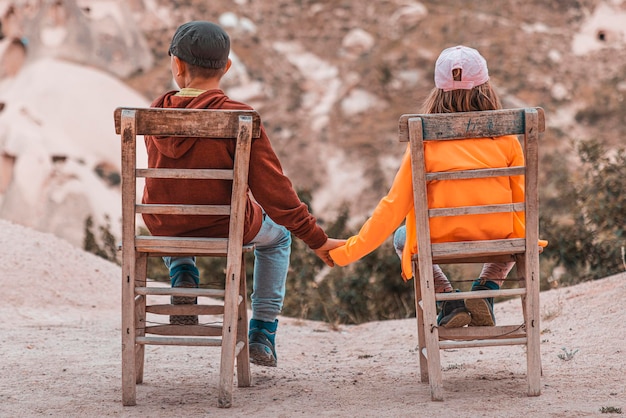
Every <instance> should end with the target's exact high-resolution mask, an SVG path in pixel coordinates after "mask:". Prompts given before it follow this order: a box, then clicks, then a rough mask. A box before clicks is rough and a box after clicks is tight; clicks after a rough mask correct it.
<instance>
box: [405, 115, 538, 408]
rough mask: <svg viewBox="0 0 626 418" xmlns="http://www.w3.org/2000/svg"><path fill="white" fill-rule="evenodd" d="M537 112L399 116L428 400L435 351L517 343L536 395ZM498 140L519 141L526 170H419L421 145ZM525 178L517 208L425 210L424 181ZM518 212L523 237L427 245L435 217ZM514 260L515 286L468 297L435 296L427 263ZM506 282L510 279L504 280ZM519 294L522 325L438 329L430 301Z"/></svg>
mask: <svg viewBox="0 0 626 418" xmlns="http://www.w3.org/2000/svg"><path fill="white" fill-rule="evenodd" d="M544 126H545V119H544V113H543V109H541V108H527V109H512V110H497V111H485V112H467V113H449V114H425V115H417V114H415V115H403V116H402V117H401V118H400V126H399V132H400V141H404V142H406V141H409V142H410V148H411V164H412V174H413V196H414V204H415V219H416V228H417V242H418V254H417V255H415V256H414V257H413V272H414V275H415V278H416V280H415V305H416V311H417V315H416V316H417V323H418V339H419V353H420V356H419V357H420V374H421V380H422V382H427V381H429V382H430V389H431V397H432V400H443V387H442V373H441V365H440V353H439V350H440V349H458V348H465V347H486V346H501V345H514V344H521V345H525V346H526V360H527V383H528V396H538V395H539V394H540V392H541V388H540V375H541V358H540V347H539V333H540V330H539V251H538V239H539V226H538V224H539V222H538V197H537V176H538V144H537V142H538V136H539V133H540V132H543V131H544V129H545V128H544ZM501 135H520V136H523V144H522V145H523V148H524V154H525V166H522V167H506V168H495V169H482V170H481V169H476V170H464V171H454V172H452V171H451V172H436V173H428V172H426V171H425V165H424V142H425V141H445V140H452V139H464V138H483V137H495V136H501ZM513 175H524V179H525V199H524V202H523V203H515V204H506V205H486V206H468V207H457V208H437V209H429V208H428V204H427V199H428V198H427V195H428V182H430V181H433V180H440V181H446V180H450V179H471V178H481V177H497V176H513ZM521 211H524V212H525V218H526V236H525V238H517V239H498V240H490V241H466V242H450V243H432V242H431V237H430V225H429V223H430V218H433V217H437V216H451V215H468V214H485V213H495V212H521ZM487 261H490V262H506V261H515V263H516V271H517V274H518V275H519V276H520V287H519V288H514V289H501V290H483V291H474V292H457V293H435V289H434V283H433V271H432V265H433V264H458V263H483V262H487ZM509 280H511V279H509ZM515 295H519V296H521V299H522V308H523V323H522V325H521V326H517V325H511V326H493V327H464V328H453V329H446V328H443V327H441V328H439V327H438V326H437V308H436V302H437V301H445V300H462V299H470V298H491V297H502V296H515Z"/></svg>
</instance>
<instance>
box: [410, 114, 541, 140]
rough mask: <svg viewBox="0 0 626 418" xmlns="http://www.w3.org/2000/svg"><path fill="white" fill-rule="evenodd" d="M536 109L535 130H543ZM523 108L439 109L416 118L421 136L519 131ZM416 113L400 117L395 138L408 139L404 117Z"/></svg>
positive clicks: (473, 135) (443, 137)
mask: <svg viewBox="0 0 626 418" xmlns="http://www.w3.org/2000/svg"><path fill="white" fill-rule="evenodd" d="M536 109H537V113H538V129H539V132H544V131H545V116H544V112H543V109H541V108H536ZM524 111H525V109H503V110H494V111H490V112H462V113H441V114H431V115H428V119H420V120H421V122H422V125H423V135H424V140H429V139H432V138H437V139H438V140H449V139H461V138H487V137H493V136H503V135H523V134H525V133H526V131H525V126H526V125H525V122H524V119H523V118H521V117H520V115H523V113H524ZM417 116H418V115H415V114H406V115H402V116H401V117H400V121H399V138H400V141H401V142H408V141H409V127H408V121H409V119H411V118H415V117H417ZM468 118H469V121H468Z"/></svg>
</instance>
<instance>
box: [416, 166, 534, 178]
mask: <svg viewBox="0 0 626 418" xmlns="http://www.w3.org/2000/svg"><path fill="white" fill-rule="evenodd" d="M525 173H526V168H524V167H504V168H481V169H477V170H459V171H443V172H433V173H426V181H433V180H464V179H476V178H485V177H502V176H522V175H524V174H525Z"/></svg>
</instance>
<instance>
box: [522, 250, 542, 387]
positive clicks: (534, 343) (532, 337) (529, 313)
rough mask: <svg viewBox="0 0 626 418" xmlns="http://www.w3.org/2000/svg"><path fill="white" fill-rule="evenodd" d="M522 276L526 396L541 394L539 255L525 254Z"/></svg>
mask: <svg viewBox="0 0 626 418" xmlns="http://www.w3.org/2000/svg"><path fill="white" fill-rule="evenodd" d="M524 261H525V263H524V264H525V266H524V267H525V271H524V277H525V279H526V280H525V282H526V303H525V307H526V313H525V315H526V318H525V319H526V338H527V348H526V356H527V371H526V373H527V378H528V396H539V395H540V394H541V347H540V339H541V336H540V333H541V329H540V319H539V286H540V283H539V256H538V254H532V253H531V254H527V255H526V257H525V260H524Z"/></svg>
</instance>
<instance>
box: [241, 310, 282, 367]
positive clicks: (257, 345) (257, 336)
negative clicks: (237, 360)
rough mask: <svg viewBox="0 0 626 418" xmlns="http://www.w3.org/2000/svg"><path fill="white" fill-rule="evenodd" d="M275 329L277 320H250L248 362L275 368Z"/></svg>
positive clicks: (276, 359)
mask: <svg viewBox="0 0 626 418" xmlns="http://www.w3.org/2000/svg"><path fill="white" fill-rule="evenodd" d="M277 328H278V319H276V320H274V322H265V321H259V320H258V319H251V320H250V331H249V332H248V339H249V340H250V362H252V363H254V364H258V365H260V366H270V367H276V363H277V361H278V358H277V357H276V350H275V349H274V339H275V337H276V329H277Z"/></svg>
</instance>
